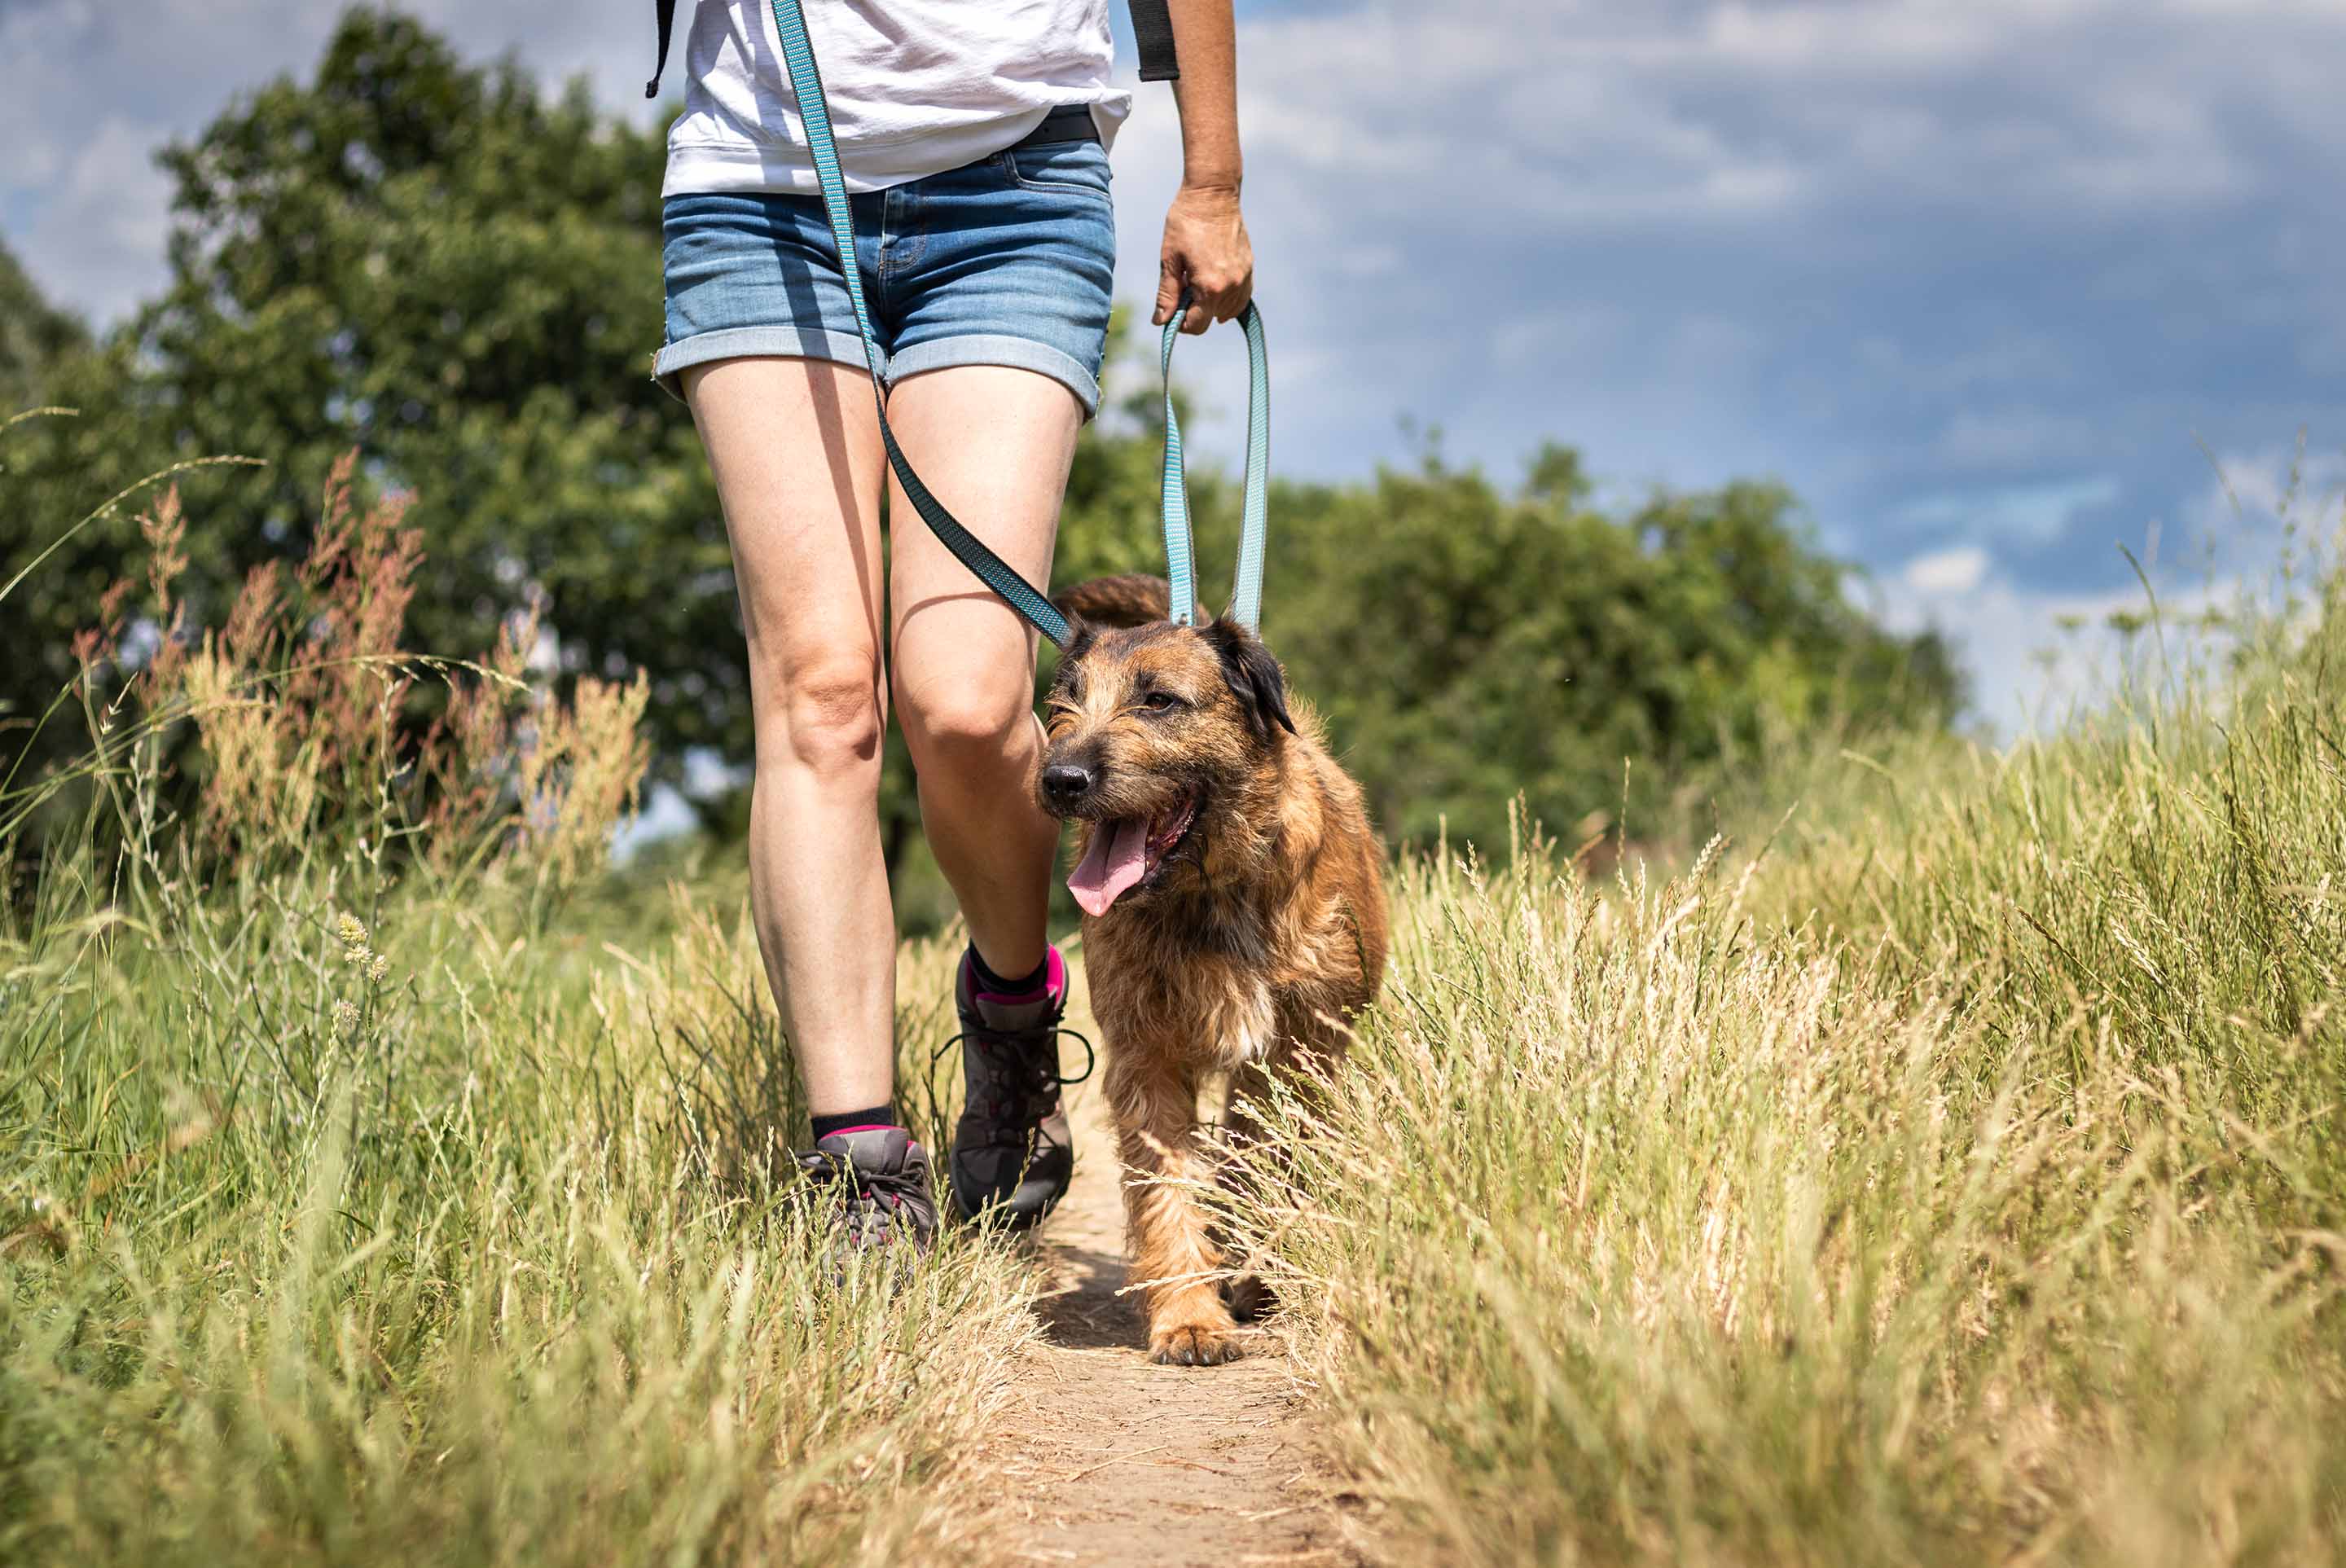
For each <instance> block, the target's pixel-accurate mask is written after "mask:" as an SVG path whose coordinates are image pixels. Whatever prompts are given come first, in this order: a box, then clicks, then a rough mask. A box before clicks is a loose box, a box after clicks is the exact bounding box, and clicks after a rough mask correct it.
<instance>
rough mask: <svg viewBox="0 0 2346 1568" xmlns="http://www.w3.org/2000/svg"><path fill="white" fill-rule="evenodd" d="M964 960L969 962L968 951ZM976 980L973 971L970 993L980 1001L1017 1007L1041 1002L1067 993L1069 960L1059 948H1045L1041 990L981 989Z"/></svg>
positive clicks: (964, 955) (965, 962)
mask: <svg viewBox="0 0 2346 1568" xmlns="http://www.w3.org/2000/svg"><path fill="white" fill-rule="evenodd" d="M962 962H963V963H964V965H966V964H967V963H968V962H969V956H968V955H967V954H966V953H964V954H963V956H962ZM975 981H976V974H975V972H974V971H972V973H971V988H970V994H971V996H972V998H973V999H974V1000H975V1001H978V1002H999V1003H1003V1004H1004V1005H1005V1006H1008V1007H1015V1006H1017V1005H1018V1004H1019V1003H1025V1002H1041V1001H1044V1000H1045V999H1046V998H1049V997H1053V996H1065V995H1066V993H1067V961H1066V959H1064V958H1061V957H1060V956H1059V950H1058V949H1057V948H1056V947H1051V948H1045V949H1044V951H1043V989H1042V990H1040V991H1017V992H1007V991H979V990H978V989H977V988H976V984H975Z"/></svg>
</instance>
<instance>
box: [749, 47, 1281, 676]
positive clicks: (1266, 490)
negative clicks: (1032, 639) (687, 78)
mask: <svg viewBox="0 0 2346 1568" xmlns="http://www.w3.org/2000/svg"><path fill="white" fill-rule="evenodd" d="M772 4H773V8H774V25H775V28H776V30H777V31H778V32H779V33H780V36H781V44H782V63H783V64H784V66H787V67H788V68H789V71H790V90H791V91H792V92H793V93H794V94H796V95H797V97H798V102H799V120H800V123H801V124H802V125H803V126H805V127H806V141H807V153H808V156H809V157H811V158H812V159H813V161H814V172H815V179H816V182H817V183H818V184H820V185H821V187H822V206H823V211H824V213H825V215H826V216H828V217H829V219H831V240H832V242H833V243H834V244H835V245H837V246H838V248H839V270H840V272H841V275H842V276H844V277H845V278H846V280H847V297H848V300H849V301H850V302H851V303H852V304H853V306H854V307H855V324H856V327H857V329H858V330H859V331H861V333H862V338H863V362H864V364H865V365H866V366H867V367H868V368H869V369H870V371H871V372H872V401H873V402H875V403H876V404H877V405H878V408H879V411H880V441H881V444H882V445H883V446H885V447H886V448H887V451H888V466H889V467H891V468H892V469H893V470H895V473H896V483H897V484H900V485H902V486H903V491H904V497H905V499H906V500H908V501H910V502H912V504H913V511H915V512H918V513H919V514H921V521H922V522H923V523H926V524H928V525H929V531H930V532H931V533H933V534H934V535H936V536H937V538H938V539H939V541H941V542H942V543H943V545H944V547H945V548H946V549H948V550H950V551H952V552H953V555H954V559H956V560H958V561H959V562H961V564H962V565H964V566H967V567H968V568H969V569H970V571H971V572H972V573H974V575H976V576H977V578H978V580H979V581H980V582H982V583H984V585H986V586H987V587H989V588H992V589H993V590H994V592H995V593H997V594H999V595H1001V596H1002V598H1003V600H1004V601H1005V603H1007V604H1008V605H1009V606H1010V607H1011V608H1012V609H1014V610H1015V611H1016V612H1018V614H1019V616H1021V617H1023V618H1024V619H1025V621H1026V623H1027V624H1028V625H1029V626H1033V627H1034V628H1035V630H1036V631H1038V632H1040V633H1042V634H1043V636H1046V637H1048V638H1050V639H1051V641H1052V642H1054V643H1056V645H1058V646H1059V647H1063V648H1064V647H1066V646H1067V640H1068V637H1069V636H1070V635H1071V633H1070V631H1069V628H1068V626H1067V620H1066V616H1062V615H1061V614H1060V613H1059V611H1058V608H1057V606H1055V605H1053V604H1052V603H1051V601H1050V598H1049V596H1047V595H1045V594H1044V593H1043V592H1042V590H1041V589H1039V588H1037V587H1035V585H1034V584H1032V583H1030V582H1028V581H1027V580H1026V579H1025V577H1023V576H1021V575H1018V572H1017V571H1016V569H1015V568H1014V567H1013V566H1012V565H1010V564H1009V563H1008V562H1006V561H1005V560H1004V559H1003V558H1002V557H1001V556H999V555H995V554H994V552H993V551H992V550H990V549H988V548H987V547H986V545H985V542H984V540H982V539H980V538H978V537H977V535H974V534H972V533H971V532H970V531H969V530H968V529H967V528H965V527H964V526H963V525H962V524H961V521H960V519H958V518H956V517H955V516H954V514H952V513H951V512H949V511H947V510H946V509H945V506H944V504H943V502H941V501H939V500H938V499H937V498H936V496H935V495H933V494H931V493H930V490H929V487H928V486H927V485H926V484H923V483H922V482H921V476H920V475H919V474H918V473H914V472H913V465H912V463H910V462H909V461H907V460H906V458H905V456H904V453H903V449H902V448H900V447H899V446H898V445H897V444H896V433H895V432H894V431H892V430H891V429H889V427H888V392H887V382H888V378H887V355H886V354H884V353H883V352H882V351H881V348H880V340H879V337H878V335H877V334H876V333H874V332H873V331H872V314H871V311H870V310H869V308H868V307H867V306H866V305H865V303H864V300H863V277H862V272H861V271H859V270H858V269H857V267H856V263H855V220H854V217H853V215H852V213H851V212H850V210H849V209H848V205H847V181H846V179H845V178H844V177H843V176H842V175H841V172H840V168H839V147H838V144H837V142H835V141H834V140H833V139H832V137H831V109H830V104H829V100H828V99H826V98H825V97H823V93H822V76H821V72H820V71H818V70H817V69H816V68H815V63H814V46H813V44H812V43H811V41H810V40H809V39H808V37H807V30H806V14H805V12H804V11H803V10H802V9H801V3H800V0H772ZM1188 313H1189V302H1188V298H1187V296H1184V297H1183V300H1182V301H1181V304H1180V306H1179V308H1178V309H1177V310H1176V311H1174V312H1173V319H1172V320H1171V321H1168V322H1167V323H1166V324H1165V341H1164V344H1163V346H1162V348H1161V349H1160V351H1159V354H1158V360H1159V368H1160V370H1161V371H1162V372H1163V375H1164V378H1165V476H1164V502H1163V505H1164V514H1165V565H1166V581H1167V582H1168V584H1169V585H1171V615H1172V618H1173V621H1174V623H1175V624H1176V625H1178V626H1189V625H1191V624H1193V622H1194V621H1195V618H1196V617H1195V613H1194V611H1193V609H1192V606H1195V605H1196V603H1197V598H1198V596H1197V572H1196V569H1195V565H1194V562H1193V560H1192V557H1191V551H1190V543H1189V487H1188V477H1187V473H1186V470H1185V467H1184V463H1183V458H1182V452H1181V425H1180V422H1179V421H1178V419H1177V418H1176V417H1175V415H1174V412H1173V340H1174V339H1175V338H1176V337H1177V336H1178V335H1179V333H1180V331H1181V322H1182V321H1183V320H1184V319H1185V318H1186V317H1187V316H1188ZM1239 326H1240V327H1241V328H1242V329H1244V331H1245V332H1246V341H1247V462H1246V499H1245V506H1244V510H1243V513H1242V520H1241V524H1240V527H1239V564H1238V582H1237V585H1236V587H1235V588H1234V589H1233V591H1232V593H1231V596H1230V607H1229V612H1228V615H1229V618H1230V619H1232V620H1235V621H1238V622H1239V623H1240V624H1242V625H1244V626H1248V627H1250V628H1251V627H1255V626H1259V625H1260V621H1261V616H1262V563H1263V541H1264V538H1265V536H1266V535H1267V533H1268V530H1269V519H1270V357H1269V352H1268V351H1267V350H1266V349H1265V347H1264V345H1263V337H1262V315H1261V312H1260V311H1257V310H1256V309H1255V308H1254V305H1253V303H1252V301H1249V303H1248V305H1247V307H1246V309H1245V310H1244V311H1241V312H1239Z"/></svg>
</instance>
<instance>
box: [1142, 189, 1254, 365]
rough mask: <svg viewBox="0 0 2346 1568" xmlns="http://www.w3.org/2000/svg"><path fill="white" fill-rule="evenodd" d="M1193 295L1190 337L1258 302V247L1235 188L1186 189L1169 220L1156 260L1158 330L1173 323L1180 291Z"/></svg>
mask: <svg viewBox="0 0 2346 1568" xmlns="http://www.w3.org/2000/svg"><path fill="white" fill-rule="evenodd" d="M1184 289H1187V290H1188V291H1189V307H1190V309H1189V314H1188V319H1187V320H1185V321H1183V322H1182V323H1181V331H1183V332H1184V333H1185V334H1187V333H1195V332H1202V331H1205V330H1206V329H1207V328H1208V327H1210V326H1212V325H1213V324H1214V323H1215V322H1216V321H1229V319H1230V318H1231V317H1233V316H1235V315H1237V314H1238V313H1239V311H1243V310H1245V309H1246V304H1247V301H1248V300H1251V299H1253V298H1254V243H1253V241H1251V240H1250V239H1248V238H1247V231H1246V219H1244V218H1242V217H1240V216H1239V193H1238V188H1237V187H1236V186H1207V185H1187V184H1185V185H1183V186H1182V187H1181V188H1180V190H1179V191H1178V193H1176V194H1175V196H1174V198H1173V208H1172V210H1171V211H1169V212H1168V213H1166V215H1165V249H1164V251H1163V253H1162V254H1161V256H1160V257H1159V259H1158V279H1157V313H1156V314H1155V315H1154V316H1152V317H1151V318H1149V319H1150V320H1151V321H1155V322H1156V323H1157V324H1158V326H1160V327H1161V326H1163V325H1164V324H1165V323H1166V322H1168V321H1171V320H1172V319H1173V312H1174V311H1175V310H1176V309H1177V308H1178V306H1179V304H1180V302H1181V291H1182V290H1184Z"/></svg>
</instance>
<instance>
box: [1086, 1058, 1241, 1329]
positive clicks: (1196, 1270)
mask: <svg viewBox="0 0 2346 1568" xmlns="http://www.w3.org/2000/svg"><path fill="white" fill-rule="evenodd" d="M1107 1102H1108V1107H1109V1109H1110V1110H1111V1111H1112V1112H1113V1113H1114V1115H1115V1116H1116V1131H1117V1146H1118V1153H1119V1154H1120V1155H1121V1156H1123V1159H1124V1210H1125V1217H1126V1219H1127V1222H1128V1224H1129V1227H1130V1229H1131V1252H1132V1278H1134V1279H1136V1280H1140V1281H1146V1282H1148V1283H1146V1284H1144V1286H1143V1288H1142V1293H1141V1294H1142V1299H1143V1300H1144V1301H1146V1302H1147V1304H1148V1357H1149V1359H1151V1360H1153V1361H1158V1362H1163V1363H1168V1364H1172V1363H1178V1364H1179V1365H1181V1366H1184V1367H1211V1366H1214V1365H1216V1364H1218V1363H1219V1362H1223V1361H1235V1360H1237V1359H1239V1355H1240V1354H1241V1353H1242V1352H1241V1351H1240V1349H1239V1343H1238V1339H1237V1334H1236V1329H1237V1325H1236V1324H1234V1323H1233V1322H1232V1321H1231V1320H1230V1313H1229V1308H1227V1307H1225V1306H1223V1305H1222V1297H1221V1282H1220V1280H1219V1278H1217V1274H1218V1271H1219V1268H1221V1262H1222V1254H1221V1248H1220V1247H1217V1246H1216V1245H1215V1244H1214V1239H1213V1237H1212V1235H1211V1234H1210V1232H1209V1227H1208V1226H1207V1223H1206V1216H1205V1212H1204V1211H1203V1210H1202V1209H1201V1208H1200V1207H1199V1204H1198V1199H1197V1194H1196V1190H1195V1188H1196V1184H1199V1183H1201V1182H1208V1181H1211V1180H1213V1179H1214V1174H1215V1173H1214V1164H1213V1161H1212V1160H1211V1159H1210V1158H1209V1157H1208V1151H1207V1150H1206V1149H1205V1148H1204V1147H1203V1146H1201V1145H1200V1143H1199V1138H1198V1134H1197V1128H1196V1126H1195V1125H1194V1116H1195V1113H1196V1110H1197V1103H1198V1101H1197V1084H1196V1082H1195V1080H1193V1079H1192V1078H1191V1077H1190V1076H1189V1075H1188V1074H1186V1073H1183V1072H1181V1071H1179V1070H1178V1068H1174V1067H1172V1066H1169V1065H1168V1064H1163V1063H1159V1062H1137V1061H1134V1060H1133V1059H1132V1058H1130V1057H1117V1058H1111V1059H1110V1060H1109V1063H1108V1069H1107Z"/></svg>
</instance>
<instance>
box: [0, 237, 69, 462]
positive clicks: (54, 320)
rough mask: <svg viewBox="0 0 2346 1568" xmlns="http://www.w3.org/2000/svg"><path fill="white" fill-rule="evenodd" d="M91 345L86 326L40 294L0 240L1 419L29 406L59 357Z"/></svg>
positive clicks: (60, 358) (62, 357)
mask: <svg viewBox="0 0 2346 1568" xmlns="http://www.w3.org/2000/svg"><path fill="white" fill-rule="evenodd" d="M88 346H89V330H88V329H87V328H86V327H84V326H83V325H82V324H81V322H80V321H79V320H78V319H76V317H74V316H73V315H71V314H70V313H68V312H66V311H60V310H58V309H56V307H55V306H53V305H51V304H50V303H49V302H48V301H47V300H44V299H42V298H41V291H40V290H38V289H36V288H35V287H34V286H33V280H31V279H30V278H28V277H26V275H25V269H24V268H23V267H22V266H20V265H19V264H18V263H17V260H16V257H15V253H14V252H13V251H11V250H10V249H8V248H7V246H5V245H0V419H5V418H7V417H8V416H9V415H10V414H13V413H15V412H18V411H20V410H22V409H24V408H26V407H27V406H29V405H30V404H31V402H32V401H33V398H34V394H35V393H36V392H38V391H39V390H40V388H41V386H42V385H43V384H44V383H45V382H47V380H48V379H49V377H50V375H51V374H52V372H54V370H55V368H56V364H57V362H58V361H61V360H64V359H66V358H67V357H68V356H70V355H72V354H74V353H76V352H78V351H82V350H84V349H87V347H88Z"/></svg>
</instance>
